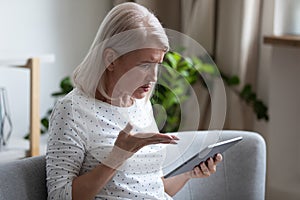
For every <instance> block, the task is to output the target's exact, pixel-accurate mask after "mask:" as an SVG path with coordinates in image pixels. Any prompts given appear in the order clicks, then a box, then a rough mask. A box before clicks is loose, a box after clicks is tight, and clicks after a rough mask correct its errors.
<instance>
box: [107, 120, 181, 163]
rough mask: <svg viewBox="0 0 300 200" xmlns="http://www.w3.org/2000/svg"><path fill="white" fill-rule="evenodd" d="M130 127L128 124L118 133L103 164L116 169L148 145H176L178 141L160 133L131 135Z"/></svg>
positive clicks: (171, 136)
mask: <svg viewBox="0 0 300 200" xmlns="http://www.w3.org/2000/svg"><path fill="white" fill-rule="evenodd" d="M131 130H132V125H130V124H129V123H128V124H127V126H126V127H125V128H124V129H123V130H122V131H121V132H120V133H119V135H118V137H117V139H116V141H115V145H114V147H113V149H112V151H111V153H110V156H109V157H108V158H107V160H106V161H105V162H104V164H106V165H109V166H110V167H113V168H118V167H119V166H120V165H122V164H123V163H124V162H125V161H126V160H127V159H128V158H130V157H131V156H132V155H133V154H134V153H135V152H137V151H138V150H140V149H141V148H143V147H144V146H147V145H150V144H177V143H176V140H179V139H178V138H177V137H176V136H174V135H166V134H161V133H135V134H132V133H131Z"/></svg>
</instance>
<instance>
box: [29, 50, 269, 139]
mask: <svg viewBox="0 0 300 200" xmlns="http://www.w3.org/2000/svg"><path fill="white" fill-rule="evenodd" d="M162 65H163V66H164V68H165V71H166V73H163V74H162V75H163V79H162V80H163V82H164V84H157V86H156V88H155V90H154V93H153V96H152V98H151V103H152V104H160V105H161V106H162V107H163V108H164V110H165V112H166V116H167V118H166V119H164V117H163V115H162V113H159V112H158V113H155V118H156V122H157V124H161V123H163V122H165V123H164V124H163V127H162V128H161V132H173V131H177V130H178V127H179V124H180V116H181V110H180V103H181V102H184V101H186V100H187V99H188V98H189V95H190V93H189V90H188V88H186V86H185V85H186V84H182V81H187V82H188V84H189V85H193V84H195V83H196V82H197V81H200V83H201V84H202V85H203V86H204V87H206V84H207V83H205V81H204V80H203V75H205V76H209V77H211V78H213V77H214V76H217V75H218V74H219V72H218V71H217V70H216V68H215V66H214V65H212V64H209V63H206V62H204V61H202V60H201V59H200V58H198V57H191V58H190V57H184V56H182V55H181V54H180V53H178V52H173V51H169V52H167V53H166V55H165V57H164V60H163V63H162ZM200 74H202V76H201V75H200ZM220 75H221V77H222V79H223V81H224V83H225V84H226V85H228V86H230V88H232V89H233V91H234V92H235V93H236V94H237V95H238V96H239V97H240V98H241V99H242V100H243V101H245V102H246V103H247V104H248V105H249V106H251V107H252V108H253V111H254V112H255V113H256V117H257V119H264V120H266V121H268V119H269V116H268V108H267V106H266V105H265V104H264V103H263V102H262V101H261V100H260V99H259V98H257V96H256V94H255V92H253V90H252V87H251V85H249V84H246V85H245V86H243V88H242V90H241V91H238V90H237V89H235V87H234V86H236V85H239V83H240V80H239V78H238V77H237V76H232V77H229V76H226V75H225V74H223V73H222V72H220ZM178 77H183V78H184V79H182V78H181V79H179V78H178ZM174 80H176V81H174ZM166 86H168V87H166ZM170 88H172V89H170ZM72 89H73V86H72V82H71V80H70V77H65V78H64V79H63V80H62V81H61V83H60V91H58V92H55V93H52V94H51V95H52V96H53V97H60V96H63V95H66V94H67V93H69V92H70V91H71V90H72ZM154 111H155V110H154ZM51 112H52V109H49V110H48V111H47V113H46V115H45V116H44V117H43V118H42V119H41V125H42V126H41V133H42V134H43V133H45V132H47V130H48V127H49V116H50V114H51ZM28 137H29V135H28V134H27V135H26V136H25V138H27V139H28Z"/></svg>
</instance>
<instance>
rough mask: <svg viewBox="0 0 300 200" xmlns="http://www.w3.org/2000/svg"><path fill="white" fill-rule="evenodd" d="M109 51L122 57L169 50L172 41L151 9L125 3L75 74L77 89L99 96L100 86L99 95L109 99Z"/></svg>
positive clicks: (112, 14)
mask: <svg viewBox="0 0 300 200" xmlns="http://www.w3.org/2000/svg"><path fill="white" fill-rule="evenodd" d="M107 48H111V49H113V50H114V51H115V52H116V53H117V54H118V56H122V55H124V54H126V53H128V52H130V51H134V50H137V49H142V48H157V49H162V50H165V51H167V50H168V49H169V42H168V38H167V35H166V33H165V31H164V29H163V27H162V25H161V24H160V22H159V20H158V19H157V18H156V17H155V16H154V14H153V13H151V12H150V11H149V10H148V9H147V8H145V7H143V6H141V5H139V4H136V3H123V4H119V5H117V6H116V7H114V8H113V9H112V10H111V11H110V12H109V13H108V14H107V15H106V17H105V18H104V20H103V22H102V23H101V25H100V27H99V30H98V32H97V35H96V37H95V40H94V42H93V44H92V46H91V48H90V50H89V52H88V53H87V55H86V57H85V58H84V59H83V61H82V62H81V63H80V64H79V66H78V67H77V68H76V69H75V70H74V72H73V82H74V84H75V86H76V87H77V88H79V89H81V90H82V91H83V92H84V93H86V94H87V95H89V96H92V97H94V96H95V92H96V89H97V88H98V85H99V86H100V87H99V88H98V89H99V90H100V91H99V92H100V93H101V94H102V95H103V96H104V97H106V98H109V97H108V95H107V94H106V92H105V89H104V88H103V86H104V82H105V76H104V72H105V69H106V67H107V66H105V64H104V61H103V52H104V50H105V49H107ZM99 81H100V82H99Z"/></svg>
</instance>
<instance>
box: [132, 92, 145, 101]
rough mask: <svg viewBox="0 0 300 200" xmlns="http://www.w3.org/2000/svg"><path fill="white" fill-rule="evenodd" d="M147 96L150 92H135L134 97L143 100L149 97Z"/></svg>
mask: <svg viewBox="0 0 300 200" xmlns="http://www.w3.org/2000/svg"><path fill="white" fill-rule="evenodd" d="M147 94H148V92H143V93H137V92H135V93H134V94H133V96H132V97H133V98H135V99H143V98H145V97H146V96H147Z"/></svg>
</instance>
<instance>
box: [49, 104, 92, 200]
mask: <svg viewBox="0 0 300 200" xmlns="http://www.w3.org/2000/svg"><path fill="white" fill-rule="evenodd" d="M79 121H80V115H79V113H77V112H76V109H74V108H73V104H72V100H70V99H68V100H61V101H59V102H57V104H56V106H55V109H54V111H53V112H52V115H51V116H50V125H49V138H48V143H47V154H46V174H47V190H48V199H50V200H51V199H66V200H67V199H68V200H69V199H70V200H71V199H72V181H73V179H74V178H75V177H77V176H78V175H79V173H80V169H81V166H82V162H83V160H84V155H85V142H86V138H85V136H84V131H83V128H82V126H81V125H80V124H81V123H79Z"/></svg>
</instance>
